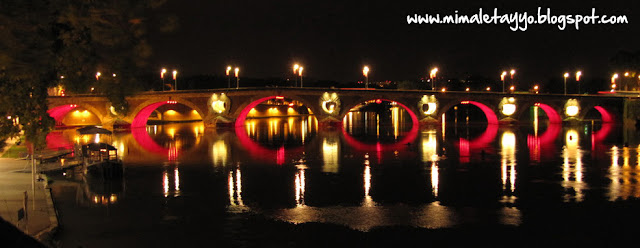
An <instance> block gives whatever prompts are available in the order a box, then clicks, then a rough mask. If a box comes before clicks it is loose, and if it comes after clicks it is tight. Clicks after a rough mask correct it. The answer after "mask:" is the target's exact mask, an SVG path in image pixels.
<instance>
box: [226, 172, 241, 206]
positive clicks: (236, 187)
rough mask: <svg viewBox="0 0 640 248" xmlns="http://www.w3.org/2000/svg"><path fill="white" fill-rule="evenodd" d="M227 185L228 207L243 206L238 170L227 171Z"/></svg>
mask: <svg viewBox="0 0 640 248" xmlns="http://www.w3.org/2000/svg"><path fill="white" fill-rule="evenodd" d="M228 183H229V184H228V185H229V205H231V206H241V207H242V206H244V202H243V201H242V173H241V172H240V168H238V169H236V170H235V174H234V171H233V170H232V171H229V177H228Z"/></svg>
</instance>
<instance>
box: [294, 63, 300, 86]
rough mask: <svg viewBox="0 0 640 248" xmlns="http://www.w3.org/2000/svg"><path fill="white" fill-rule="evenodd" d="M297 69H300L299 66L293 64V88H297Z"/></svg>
mask: <svg viewBox="0 0 640 248" xmlns="http://www.w3.org/2000/svg"><path fill="white" fill-rule="evenodd" d="M298 69H300V65H298V64H294V65H293V77H294V78H295V81H294V82H295V83H294V84H293V86H294V87H297V86H298V77H296V74H297V72H298Z"/></svg>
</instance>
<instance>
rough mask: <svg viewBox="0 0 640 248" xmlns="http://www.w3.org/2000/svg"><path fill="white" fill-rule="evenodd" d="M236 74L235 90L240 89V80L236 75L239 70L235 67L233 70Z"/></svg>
mask: <svg viewBox="0 0 640 248" xmlns="http://www.w3.org/2000/svg"><path fill="white" fill-rule="evenodd" d="M234 71H235V73H236V89H238V88H240V78H239V77H238V73H239V72H240V68H238V67H236V69H235V70H234Z"/></svg>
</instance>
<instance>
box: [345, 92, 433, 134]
mask: <svg viewBox="0 0 640 248" xmlns="http://www.w3.org/2000/svg"><path fill="white" fill-rule="evenodd" d="M373 100H380V101H386V102H395V103H397V104H398V105H400V107H402V108H404V110H406V111H407V113H408V114H409V116H410V117H411V123H412V125H413V127H418V126H419V125H420V123H419V122H418V116H417V115H416V112H415V111H414V110H413V109H411V108H409V107H408V106H411V105H406V104H404V103H403V102H401V101H396V100H391V99H385V98H371V99H363V100H361V101H359V102H357V103H353V104H350V105H348V106H345V108H344V110H345V111H343V112H342V113H343V114H342V115H341V116H340V120H341V121H342V120H343V119H344V118H345V116H347V114H348V113H349V111H351V109H352V108H354V107H356V106H358V105H360V104H362V103H365V102H368V101H373ZM413 127H412V128H413Z"/></svg>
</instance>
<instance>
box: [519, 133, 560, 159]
mask: <svg viewBox="0 0 640 248" xmlns="http://www.w3.org/2000/svg"><path fill="white" fill-rule="evenodd" d="M561 129H562V125H561V124H557V123H555V124H549V125H548V126H547V130H546V131H545V132H544V133H543V134H542V135H539V136H535V135H531V134H528V135H527V147H529V157H530V158H531V160H533V161H538V162H539V161H540V159H541V158H545V159H546V158H551V157H553V156H554V155H553V154H554V153H553V151H554V150H555V145H556V144H555V140H556V139H557V138H558V135H560V131H561Z"/></svg>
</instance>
